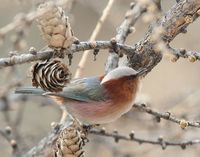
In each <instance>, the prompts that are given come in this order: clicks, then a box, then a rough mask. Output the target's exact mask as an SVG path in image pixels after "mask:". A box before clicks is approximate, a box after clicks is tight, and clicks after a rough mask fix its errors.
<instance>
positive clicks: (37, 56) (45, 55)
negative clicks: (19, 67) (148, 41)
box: [0, 41, 134, 68]
mask: <svg viewBox="0 0 200 157" xmlns="http://www.w3.org/2000/svg"><path fill="white" fill-rule="evenodd" d="M115 46H116V47H118V48H119V49H121V50H122V51H123V52H124V53H125V54H131V53H132V52H133V51H134V48H133V47H131V46H128V45H122V44H116V45H115ZM112 48H113V44H112V43H111V42H110V41H93V42H81V43H80V44H73V45H72V47H71V49H69V50H67V52H66V54H68V53H69V52H70V53H75V52H79V51H84V50H90V49H112ZM58 56H59V54H58V53H57V52H56V51H55V50H53V49H47V50H43V51H38V52H34V53H33V52H32V51H30V52H28V53H26V54H21V53H20V55H13V56H11V57H9V58H0V68H3V67H7V66H12V65H16V64H23V63H28V62H33V61H38V60H45V59H50V58H54V57H58Z"/></svg>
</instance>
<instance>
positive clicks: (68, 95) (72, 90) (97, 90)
mask: <svg viewBox="0 0 200 157" xmlns="http://www.w3.org/2000/svg"><path fill="white" fill-rule="evenodd" d="M44 95H53V96H61V97H64V98H65V99H73V100H77V101H83V102H91V101H106V100H107V99H108V97H107V94H106V90H105V89H104V88H103V87H102V86H101V85H100V80H99V79H98V78H97V77H89V78H83V79H77V80H74V81H72V82H71V83H70V84H69V85H67V86H66V87H65V88H64V90H63V92H60V93H51V92H48V93H45V94H44Z"/></svg>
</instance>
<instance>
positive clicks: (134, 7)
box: [105, 3, 145, 73]
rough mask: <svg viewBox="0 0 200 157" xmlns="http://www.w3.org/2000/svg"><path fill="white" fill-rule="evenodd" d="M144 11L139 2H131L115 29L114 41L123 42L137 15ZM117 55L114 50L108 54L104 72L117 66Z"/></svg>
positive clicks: (137, 17)
mask: <svg viewBox="0 0 200 157" xmlns="http://www.w3.org/2000/svg"><path fill="white" fill-rule="evenodd" d="M144 12H145V8H144V7H143V6H141V5H140V4H139V3H136V4H134V3H131V4H130V10H128V11H127V12H126V15H125V20H124V21H123V22H122V24H121V25H120V26H119V28H118V29H117V34H116V36H115V38H116V42H117V43H120V44H123V43H124V42H125V40H126V38H127V36H128V35H129V34H130V33H131V27H132V26H133V25H134V24H135V23H136V21H137V20H138V19H139V17H140V16H141V15H142V14H143V13H144ZM118 61H119V56H118V54H116V52H112V53H110V54H109V56H108V59H107V63H106V67H105V71H106V73H107V72H109V71H111V70H112V69H114V68H116V67H117V66H118Z"/></svg>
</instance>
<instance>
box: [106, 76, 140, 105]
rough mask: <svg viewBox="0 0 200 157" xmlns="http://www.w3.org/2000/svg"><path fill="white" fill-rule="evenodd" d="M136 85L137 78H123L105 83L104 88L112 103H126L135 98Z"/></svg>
mask: <svg viewBox="0 0 200 157" xmlns="http://www.w3.org/2000/svg"><path fill="white" fill-rule="evenodd" d="M138 84H139V79H138V77H134V76H124V77H122V78H119V79H112V80H110V81H107V82H105V83H104V87H105V88H106V90H107V91H108V93H109V96H110V97H111V98H112V100H113V102H114V103H128V102H130V101H132V100H133V99H134V98H135V96H136V93H137V90H138V86H139V85H138Z"/></svg>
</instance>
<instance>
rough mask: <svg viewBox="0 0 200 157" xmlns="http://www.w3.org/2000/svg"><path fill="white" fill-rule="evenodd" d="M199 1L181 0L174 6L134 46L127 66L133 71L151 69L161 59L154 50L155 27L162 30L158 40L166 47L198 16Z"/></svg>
mask: <svg viewBox="0 0 200 157" xmlns="http://www.w3.org/2000/svg"><path fill="white" fill-rule="evenodd" d="M199 9H200V1H199V0H182V1H180V2H179V3H177V4H175V5H174V6H173V7H172V8H171V9H170V10H169V11H168V12H166V13H165V14H164V15H163V16H162V17H161V18H160V19H159V20H157V22H156V23H153V24H152V25H151V26H150V28H149V30H148V31H147V33H146V35H145V37H144V39H142V40H141V41H140V42H138V43H137V44H135V45H134V47H135V49H136V51H135V52H134V53H132V54H131V55H128V62H129V66H131V67H132V68H134V69H136V70H137V69H139V68H142V67H143V68H144V67H145V68H146V69H148V70H149V71H150V70H151V69H153V67H155V66H156V65H157V64H158V63H159V62H160V61H161V59H162V54H161V53H160V52H158V51H156V50H155V49H154V45H155V42H154V40H152V39H153V35H154V32H155V30H156V29H157V27H160V28H161V29H162V30H163V33H162V34H161V36H160V38H161V39H162V40H163V41H164V42H165V43H166V45H168V44H169V43H170V42H171V41H172V40H173V39H174V38H175V37H176V36H177V35H178V34H179V33H181V32H182V30H183V29H186V28H187V26H188V25H189V24H191V23H192V22H194V21H195V20H196V19H197V18H198V17H199V15H200V13H199V12H200V11H199Z"/></svg>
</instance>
